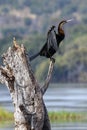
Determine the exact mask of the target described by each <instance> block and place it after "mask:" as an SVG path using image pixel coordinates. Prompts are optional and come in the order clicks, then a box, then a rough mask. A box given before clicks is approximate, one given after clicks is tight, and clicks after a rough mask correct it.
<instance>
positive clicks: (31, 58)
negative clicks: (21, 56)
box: [29, 52, 39, 61]
mask: <svg viewBox="0 0 87 130" xmlns="http://www.w3.org/2000/svg"><path fill="white" fill-rule="evenodd" d="M37 56H39V52H38V53H37V54H35V55H33V56H31V57H30V58H29V59H30V61H32V60H34V59H35V58H36V57H37Z"/></svg>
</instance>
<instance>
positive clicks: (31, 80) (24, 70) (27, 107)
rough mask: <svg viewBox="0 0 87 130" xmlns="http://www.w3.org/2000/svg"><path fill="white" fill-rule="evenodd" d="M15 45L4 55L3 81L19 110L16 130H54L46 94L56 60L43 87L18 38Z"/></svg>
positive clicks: (50, 67) (51, 64)
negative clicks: (50, 120) (51, 124)
mask: <svg viewBox="0 0 87 130" xmlns="http://www.w3.org/2000/svg"><path fill="white" fill-rule="evenodd" d="M13 43H14V45H13V47H12V48H11V47H9V49H8V50H7V52H6V53H4V54H3V64H4V66H1V67H0V82H1V83H4V84H5V85H6V86H7V87H8V89H9V90H10V94H11V97H12V101H13V104H14V108H15V112H14V119H15V130H31V129H35V130H50V129H51V128H50V122H49V117H48V113H47V110H46V106H45V105H44V101H43V94H44V93H45V91H46V89H47V88H48V85H49V81H50V78H51V74H52V70H53V65H54V61H53V60H51V62H50V66H49V71H48V75H47V79H46V81H45V84H44V86H43V87H40V85H39V84H38V82H37V80H36V78H35V77H34V74H33V71H32V69H31V66H30V61H29V60H28V57H27V56H26V50H25V48H24V46H23V45H21V46H19V45H18V44H17V43H16V41H15V39H14V41H13Z"/></svg>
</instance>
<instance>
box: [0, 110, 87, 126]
mask: <svg viewBox="0 0 87 130" xmlns="http://www.w3.org/2000/svg"><path fill="white" fill-rule="evenodd" d="M49 118H50V121H51V122H52V123H53V122H76V121H78V122H82V121H86V120H87V113H76V112H64V111H61V112H49ZM13 120H14V118H13V113H11V112H8V111H6V110H4V109H3V108H0V125H3V124H10V123H13Z"/></svg>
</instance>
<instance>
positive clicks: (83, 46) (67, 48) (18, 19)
mask: <svg viewBox="0 0 87 130" xmlns="http://www.w3.org/2000/svg"><path fill="white" fill-rule="evenodd" d="M86 6H87V0H76V1H73V0H43V1H41V0H4V1H3V0H0V54H2V53H3V52H4V51H6V49H7V48H8V46H12V38H13V37H14V36H15V37H16V40H17V41H18V42H19V43H20V44H21V43H23V44H24V45H25V47H26V48H27V53H28V52H29V55H33V54H35V53H37V52H38V51H39V50H40V49H41V47H42V46H43V45H44V43H45V42H46V38H47V37H46V36H47V31H48V30H49V28H50V27H51V26H52V25H56V26H57V25H58V23H59V22H60V21H61V20H62V19H70V18H73V19H74V20H73V22H72V23H69V24H67V25H66V26H65V28H64V29H65V33H66V38H65V40H64V41H63V42H62V43H61V45H60V48H59V51H58V53H56V54H55V56H54V58H55V59H56V62H55V67H54V72H53V76H52V82H87V7H86ZM31 64H32V66H33V70H34V73H35V74H36V77H37V78H38V80H40V81H43V80H44V79H45V78H46V75H47V71H48V66H49V59H46V58H44V57H38V58H37V59H35V60H34V61H32V63H31Z"/></svg>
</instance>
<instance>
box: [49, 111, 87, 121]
mask: <svg viewBox="0 0 87 130" xmlns="http://www.w3.org/2000/svg"><path fill="white" fill-rule="evenodd" d="M49 118H50V121H51V122H52V123H53V122H77V121H78V122H82V121H85V120H86V119H87V113H76V112H65V111H61V112H49Z"/></svg>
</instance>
